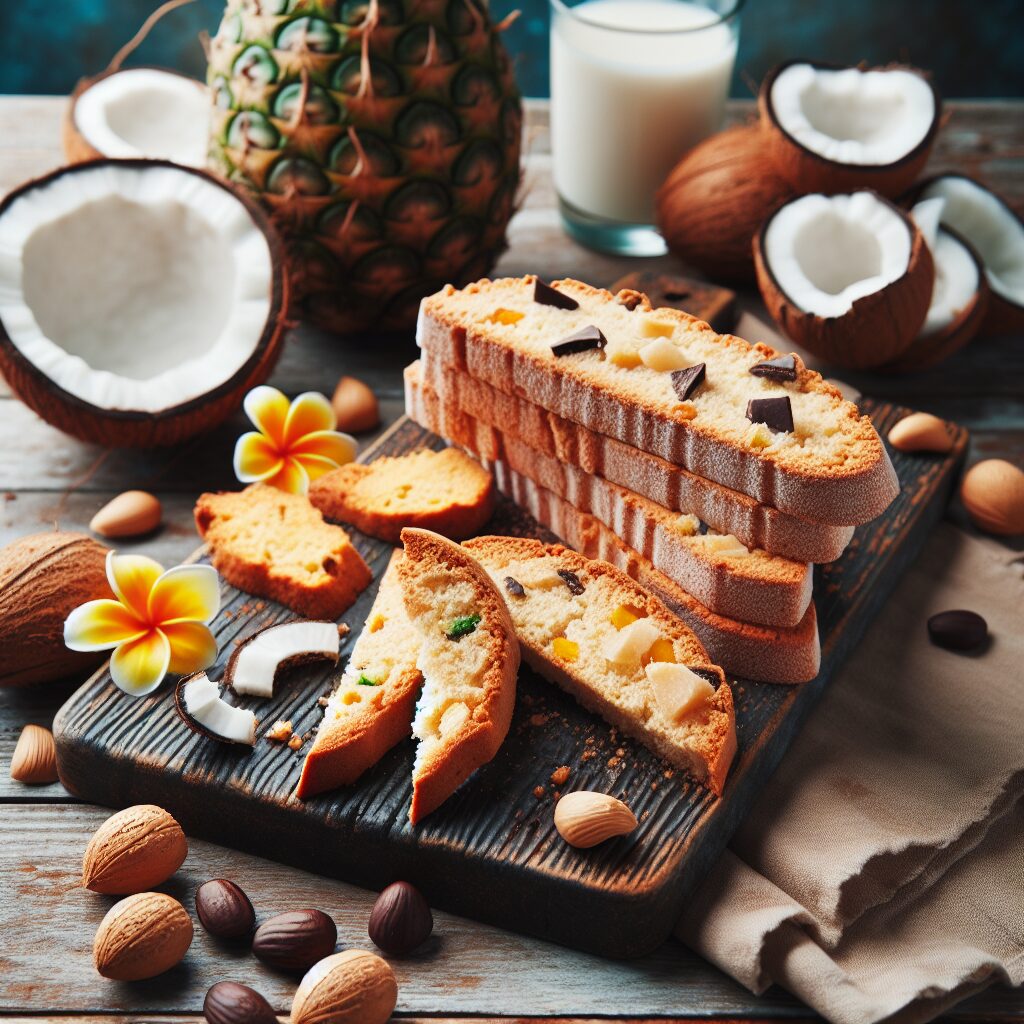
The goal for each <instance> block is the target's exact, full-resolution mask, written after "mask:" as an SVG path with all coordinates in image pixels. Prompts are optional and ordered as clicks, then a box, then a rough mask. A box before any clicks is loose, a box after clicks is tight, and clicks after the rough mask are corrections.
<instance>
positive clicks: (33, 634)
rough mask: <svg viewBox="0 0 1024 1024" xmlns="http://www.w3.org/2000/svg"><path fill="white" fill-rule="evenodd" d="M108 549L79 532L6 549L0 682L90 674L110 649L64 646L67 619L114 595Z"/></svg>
mask: <svg viewBox="0 0 1024 1024" xmlns="http://www.w3.org/2000/svg"><path fill="white" fill-rule="evenodd" d="M106 559H107V549H106V548H105V547H104V546H103V545H102V544H99V543H97V542H96V541H94V540H93V539H92V538H91V537H85V536H83V535H82V534H79V533H64V532H63V531H61V530H52V531H50V532H49V533H37V534H33V535H32V536H29V537H22V538H21V539H20V540H16V541H14V542H13V543H11V544H8V545H7V547H5V548H3V549H2V550H0V651H3V658H0V686H27V685H28V684H30V683H45V682H49V681H50V680H51V679H60V678H61V677H62V676H67V675H70V674H72V673H83V672H88V671H89V670H90V669H92V668H95V667H96V666H97V665H99V663H100V662H101V661H103V660H104V659H105V658H106V657H107V653H106V652H105V651H97V652H89V653H81V652H76V651H69V650H68V649H67V647H65V646H64V620H65V619H66V618H67V617H68V615H70V614H71V612H72V610H73V609H75V608H77V607H78V606H79V605H80V604H85V602H86V601H93V600H96V599H97V598H101V597H113V596H114V595H113V594H112V593H111V590H110V584H109V583H107V571H106Z"/></svg>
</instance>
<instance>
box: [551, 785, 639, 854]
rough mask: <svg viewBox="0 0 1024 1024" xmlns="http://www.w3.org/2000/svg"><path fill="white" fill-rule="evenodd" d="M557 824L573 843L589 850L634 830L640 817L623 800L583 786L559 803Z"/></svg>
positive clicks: (568, 794)
mask: <svg viewBox="0 0 1024 1024" xmlns="http://www.w3.org/2000/svg"><path fill="white" fill-rule="evenodd" d="M555 828H557V829H558V833H559V835H561V837H562V838H563V839H564V840H565V841H566V842H567V843H568V844H569V845H570V846H577V847H579V848H580V849H584V850H586V849H589V848H590V847H591V846H597V844H598V843H603V842H604V841H605V840H606V839H611V838H612V836H624V835H626V834H627V833H629V832H632V831H633V829H635V828H636V817H635V816H634V814H633V812H632V811H631V810H630V809H629V808H628V807H627V806H626V805H625V804H624V803H623V802H622V801H621V800H616V799H615V797H613V796H608V795H607V794H605V793H594V792H591V791H589V790H584V789H580V790H577V791H576V792H575V793H566V794H565V796H563V797H562V799H561V800H559V801H558V803H557V804H556V805H555Z"/></svg>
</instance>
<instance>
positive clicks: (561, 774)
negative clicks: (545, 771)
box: [551, 764, 572, 786]
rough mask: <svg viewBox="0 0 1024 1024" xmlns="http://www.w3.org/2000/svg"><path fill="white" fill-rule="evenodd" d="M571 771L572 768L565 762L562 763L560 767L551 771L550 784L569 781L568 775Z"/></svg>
mask: <svg viewBox="0 0 1024 1024" xmlns="http://www.w3.org/2000/svg"><path fill="white" fill-rule="evenodd" d="M571 772H572V769H571V768H570V767H569V766H568V765H567V764H563V765H562V766H561V767H559V768H556V769H555V770H554V771H553V772H552V773H551V785H552V786H564V785H565V784H566V783H567V782H568V781H569V775H570V773H571Z"/></svg>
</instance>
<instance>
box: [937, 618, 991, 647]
mask: <svg viewBox="0 0 1024 1024" xmlns="http://www.w3.org/2000/svg"><path fill="white" fill-rule="evenodd" d="M928 636H929V638H930V639H931V642H932V643H933V644H935V645H936V646H937V647H945V648H947V649H948V650H950V651H972V650H974V648H975V647H980V646H981V645H982V644H983V643H984V642H985V640H986V638H987V637H988V623H987V622H986V621H985V620H984V619H983V618H982V617H981V616H980V615H979V614H978V613H977V612H969V611H964V610H963V609H957V610H955V611H950V612H939V614H938V615H933V616H932V617H931V618H930V619H929V620H928Z"/></svg>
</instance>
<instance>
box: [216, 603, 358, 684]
mask: <svg viewBox="0 0 1024 1024" xmlns="http://www.w3.org/2000/svg"><path fill="white" fill-rule="evenodd" d="M340 639H341V637H340V634H339V633H338V625H337V623H335V622H331V621H327V620H319V619H293V620H292V621H290V622H273V623H270V624H269V625H266V626H263V627H262V628H261V629H258V630H256V632H255V633H252V634H251V635H250V636H247V637H246V638H245V640H243V641H242V642H241V643H240V644H239V645H238V646H237V647H236V648H235V649H234V651H232V653H231V657H230V658H229V659H228V663H227V667H226V668H225V669H224V683H225V685H227V686H229V687H231V689H232V690H234V691H235V693H239V694H245V695H247V696H254V697H271V696H273V690H274V684H275V683H276V682H277V679H278V677H279V676H280V675H281V674H282V673H284V672H287V671H289V670H290V669H293V668H298V667H300V666H302V665H312V664H315V663H316V662H330V663H331V664H337V662H338V656H339V651H340ZM310 643H319V644H320V646H319V647H316V648H313V647H310V646H309V644H310ZM260 646H262V647H265V648H266V650H265V651H263V652H261V654H262V658H260V662H261V664H258V665H257V664H252V665H249V666H246V668H247V670H248V671H251V672H253V674H254V675H255V674H258V673H259V672H260V671H264V672H266V671H267V670H268V669H269V672H267V674H268V675H269V681H268V680H266V679H259V680H256V679H249V680H247V681H246V682H245V683H244V684H241V685H240V684H239V683H238V681H237V680H236V676H237V675H238V673H239V662H240V661H241V659H242V658H243V657H244V656H245V654H246V652H248V653H249V655H250V657H251V655H252V653H253V649H254V647H260Z"/></svg>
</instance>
